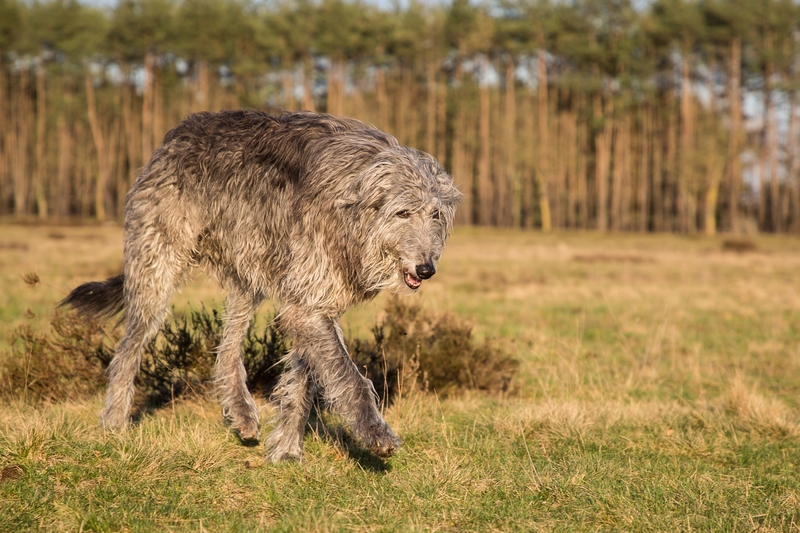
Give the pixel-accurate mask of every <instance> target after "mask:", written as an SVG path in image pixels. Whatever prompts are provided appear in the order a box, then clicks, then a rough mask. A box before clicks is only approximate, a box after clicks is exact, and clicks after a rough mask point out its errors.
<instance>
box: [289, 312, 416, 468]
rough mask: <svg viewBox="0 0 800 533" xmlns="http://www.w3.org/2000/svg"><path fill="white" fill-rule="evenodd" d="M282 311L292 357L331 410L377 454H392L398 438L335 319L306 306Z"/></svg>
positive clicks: (382, 455)
mask: <svg viewBox="0 0 800 533" xmlns="http://www.w3.org/2000/svg"><path fill="white" fill-rule="evenodd" d="M300 311H301V310H298V312H293V313H285V314H282V318H281V320H282V321H283V323H284V325H285V326H286V327H287V331H289V332H290V334H291V335H292V336H293V337H294V342H295V344H294V350H295V357H299V358H301V359H302V360H304V361H305V363H306V364H307V365H308V368H309V370H310V375H311V377H312V379H313V380H314V381H315V382H316V383H317V384H318V385H319V387H320V388H321V390H322V393H323V398H324V400H325V402H326V404H327V405H329V406H330V407H331V408H332V409H333V411H334V412H336V413H338V414H339V415H341V416H342V418H344V420H345V422H346V423H347V425H348V426H349V427H350V429H351V430H352V431H353V433H354V436H355V437H356V439H357V440H358V441H360V442H361V444H363V445H364V447H366V448H367V449H368V450H369V451H371V452H372V453H374V454H375V455H377V456H379V457H391V456H392V455H393V454H394V453H395V451H397V449H398V448H399V447H400V444H401V440H400V439H399V438H398V437H397V436H396V435H395V434H394V431H392V428H390V427H389V425H388V424H386V422H384V420H383V417H382V416H381V413H380V411H379V410H378V405H377V400H378V396H377V394H376V393H375V387H374V386H373V385H372V382H371V381H370V380H368V379H366V378H365V377H364V376H362V375H361V373H359V371H358V368H356V365H355V364H354V363H353V361H352V360H351V359H350V355H349V354H348V353H347V348H346V347H345V345H344V340H343V338H342V330H341V328H340V327H339V324H338V323H337V322H336V320H335V319H333V318H331V317H329V316H325V315H324V314H318V313H313V312H311V313H309V312H308V311H306V310H302V312H300Z"/></svg>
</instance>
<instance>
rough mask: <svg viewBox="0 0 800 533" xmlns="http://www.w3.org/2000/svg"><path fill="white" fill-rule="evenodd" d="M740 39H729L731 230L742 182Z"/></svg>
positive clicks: (734, 220)
mask: <svg viewBox="0 0 800 533" xmlns="http://www.w3.org/2000/svg"><path fill="white" fill-rule="evenodd" d="M741 80H742V40H741V38H740V37H738V36H737V37H734V38H733V39H732V40H731V67H730V88H729V91H730V92H729V95H728V100H729V101H730V112H731V116H730V121H731V125H730V135H729V137H728V161H727V163H728V170H727V174H728V175H727V179H728V194H729V197H728V224H729V226H730V229H731V230H735V229H736V228H737V227H738V226H739V197H740V195H741V184H742V161H741V139H742V93H741Z"/></svg>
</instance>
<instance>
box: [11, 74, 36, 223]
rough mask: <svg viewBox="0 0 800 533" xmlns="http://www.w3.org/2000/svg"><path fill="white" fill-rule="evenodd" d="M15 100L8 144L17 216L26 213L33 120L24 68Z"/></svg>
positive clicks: (20, 75) (26, 75)
mask: <svg viewBox="0 0 800 533" xmlns="http://www.w3.org/2000/svg"><path fill="white" fill-rule="evenodd" d="M16 100H17V102H16V105H15V106H12V109H13V110H14V111H13V114H14V123H16V128H15V131H14V132H13V133H12V135H11V140H12V142H11V143H9V144H10V146H9V148H10V151H11V155H12V158H13V159H12V163H11V175H12V180H13V182H14V214H15V215H18V216H19V215H25V214H27V213H28V190H29V174H28V172H29V169H28V164H29V163H28V142H29V132H30V122H31V119H32V118H33V117H32V114H33V113H32V104H31V101H30V96H29V94H28V71H27V70H26V69H24V68H22V69H20V71H19V93H18V94H17V98H16Z"/></svg>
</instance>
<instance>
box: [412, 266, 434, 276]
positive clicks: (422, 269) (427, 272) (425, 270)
mask: <svg viewBox="0 0 800 533" xmlns="http://www.w3.org/2000/svg"><path fill="white" fill-rule="evenodd" d="M416 269H417V276H419V278H420V279H428V278H430V277H431V276H433V275H434V274H436V268H435V267H434V266H433V265H432V264H431V263H424V264H422V265H417V266H416Z"/></svg>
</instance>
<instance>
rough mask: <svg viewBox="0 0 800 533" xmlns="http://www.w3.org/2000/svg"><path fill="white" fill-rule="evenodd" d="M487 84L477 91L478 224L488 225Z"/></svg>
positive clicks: (491, 215) (490, 202)
mask: <svg viewBox="0 0 800 533" xmlns="http://www.w3.org/2000/svg"><path fill="white" fill-rule="evenodd" d="M481 64H482V74H484V75H485V72H486V70H488V68H489V60H488V58H487V57H486V56H482V58H481ZM490 104H491V102H490V95H489V84H488V83H487V82H486V80H484V79H481V81H480V86H479V89H478V105H479V110H478V131H479V134H480V139H479V140H478V147H479V148H478V223H479V224H482V225H490V224H492V223H493V222H494V218H495V217H494V213H493V211H494V209H493V207H494V191H493V189H492V174H491V172H492V169H491V130H490V127H491V124H490V122H489V115H490V114H491V109H490Z"/></svg>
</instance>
